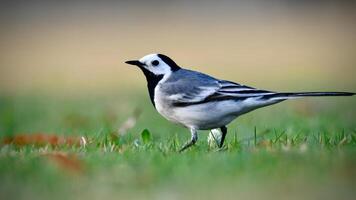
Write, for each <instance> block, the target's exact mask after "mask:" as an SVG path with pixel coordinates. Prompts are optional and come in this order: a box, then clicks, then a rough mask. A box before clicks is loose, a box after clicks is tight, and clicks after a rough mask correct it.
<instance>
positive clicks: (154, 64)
mask: <svg viewBox="0 0 356 200" xmlns="http://www.w3.org/2000/svg"><path fill="white" fill-rule="evenodd" d="M151 64H152V65H153V66H157V65H159V62H158V60H154V61H152V63H151Z"/></svg>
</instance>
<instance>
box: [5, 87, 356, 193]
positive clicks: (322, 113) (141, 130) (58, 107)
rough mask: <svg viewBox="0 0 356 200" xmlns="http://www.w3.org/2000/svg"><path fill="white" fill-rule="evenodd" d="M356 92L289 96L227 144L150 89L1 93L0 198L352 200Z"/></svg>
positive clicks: (253, 117) (235, 126)
mask: <svg viewBox="0 0 356 200" xmlns="http://www.w3.org/2000/svg"><path fill="white" fill-rule="evenodd" d="M355 105H356V99H355V98H354V97H340V98H312V99H302V100H298V101H289V102H283V103H281V104H278V105H274V106H271V107H268V108H263V109H260V110H256V111H254V112H251V113H249V114H247V115H244V116H242V117H240V118H238V119H237V120H235V121H234V122H233V123H232V124H230V125H229V127H228V128H229V129H228V135H227V140H226V144H225V147H224V148H223V149H218V148H217V147H216V146H215V145H214V144H210V145H209V144H208V142H207V136H208V132H207V131H201V132H200V133H199V141H198V143H197V145H196V146H195V147H193V148H191V149H189V150H187V151H186V152H183V153H178V152H177V151H178V149H179V148H180V146H181V145H182V144H184V143H185V142H186V141H187V140H188V139H189V137H190V135H189V131H188V130H187V129H185V128H183V127H179V126H177V125H174V124H171V123H169V122H168V121H166V120H165V119H163V118H162V117H161V116H160V115H159V114H158V113H156V111H155V110H154V108H153V106H152V105H151V104H150V102H149V99H148V97H147V95H146V91H134V92H126V93H122V95H121V96H118V95H112V94H110V95H95V96H90V95H78V96H75V97H73V96H71V97H54V96H49V95H40V94H38V95H34V94H32V95H13V96H11V95H10V96H1V97H0V141H1V143H0V199H4V200H5V199H218V198H219V199H239V198H240V199H241V198H245V199H353V198H354V196H355V195H356V187H355V185H356V124H355V119H356V107H355Z"/></svg>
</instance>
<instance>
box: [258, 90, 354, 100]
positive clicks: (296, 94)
mask: <svg viewBox="0 0 356 200" xmlns="http://www.w3.org/2000/svg"><path fill="white" fill-rule="evenodd" d="M355 94H356V93H353V92H287V93H285V92H282V93H274V94H270V95H265V96H264V97H263V98H265V99H276V100H277V99H281V100H283V99H293V98H298V97H321V96H353V95H355Z"/></svg>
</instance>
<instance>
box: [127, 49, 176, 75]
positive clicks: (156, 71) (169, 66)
mask: <svg viewBox="0 0 356 200" xmlns="http://www.w3.org/2000/svg"><path fill="white" fill-rule="evenodd" d="M125 63H126V64H129V65H136V66H137V67H139V68H140V69H141V70H142V71H143V73H144V74H145V75H146V76H147V75H149V76H152V75H154V76H160V75H163V76H165V75H168V74H171V73H172V72H174V71H177V70H179V69H180V67H179V66H178V65H177V64H176V63H175V62H174V61H173V60H172V59H170V58H169V57H168V56H165V55H163V54H149V55H146V56H144V57H142V58H141V59H139V60H129V61H126V62H125Z"/></svg>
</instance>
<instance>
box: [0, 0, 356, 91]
mask: <svg viewBox="0 0 356 200" xmlns="http://www.w3.org/2000/svg"><path fill="white" fill-rule="evenodd" d="M355 5H356V4H355V2H354V1H294V0H284V1H282V0H281V1H268V2H266V1H228V0H223V1H194V2H191V1H188V0H183V1H163V0H153V1H100V2H99V1H36V0H34V1H21V0H15V1H2V5H1V7H0V24H1V27H2V28H1V34H0V91H1V92H2V93H3V94H18V93H33V92H36V93H46V94H47V93H48V94H54V95H74V94H81V93H84V94H100V93H118V91H120V90H124V89H130V90H135V89H143V88H145V87H146V86H145V79H144V77H143V75H142V74H141V72H139V71H138V70H137V69H135V68H133V67H131V66H128V65H125V64H124V61H126V60H129V59H137V58H140V57H142V56H144V55H146V54H149V53H153V52H159V53H163V54H166V55H168V56H170V57H171V58H173V59H174V60H175V61H176V62H177V63H178V64H179V65H181V66H184V67H187V68H191V69H194V70H200V71H204V72H206V73H209V74H211V75H213V76H217V77H219V78H223V79H230V80H233V81H236V82H241V83H244V84H248V85H252V86H255V87H260V88H265V89H272V90H282V91H288V90H296V91H302V90H340V91H354V90H355V88H356V87H355V86H356V80H355V78H354V77H355V72H356V65H355V64H356V56H355V52H356V26H355V19H356V18H355V17H356V12H355V8H356V7H355Z"/></svg>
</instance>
